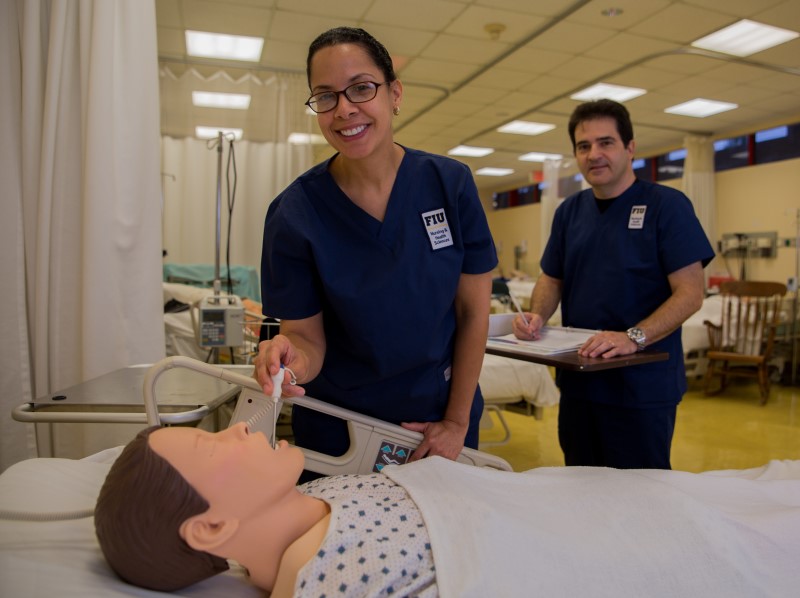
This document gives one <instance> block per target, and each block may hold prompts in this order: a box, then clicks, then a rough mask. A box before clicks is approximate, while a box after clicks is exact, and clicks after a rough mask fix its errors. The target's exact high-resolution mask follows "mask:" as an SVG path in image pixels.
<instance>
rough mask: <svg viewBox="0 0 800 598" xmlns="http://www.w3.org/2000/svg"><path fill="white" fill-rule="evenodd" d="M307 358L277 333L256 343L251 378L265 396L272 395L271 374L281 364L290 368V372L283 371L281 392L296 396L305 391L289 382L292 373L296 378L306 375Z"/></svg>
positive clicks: (302, 377)
mask: <svg viewBox="0 0 800 598" xmlns="http://www.w3.org/2000/svg"><path fill="white" fill-rule="evenodd" d="M306 362H307V360H305V359H303V358H302V355H301V353H300V351H298V350H297V348H296V347H295V346H294V345H293V344H292V341H290V340H289V338H288V337H286V336H284V335H282V334H278V335H276V336H275V337H274V338H272V339H271V340H268V341H261V343H259V345H258V355H257V356H256V358H255V361H254V363H255V369H254V370H253V378H255V379H256V380H257V381H258V383H259V385H260V386H261V388H262V389H263V391H264V394H265V395H267V396H271V395H272V376H274V375H275V374H277V373H278V371H279V370H280V369H281V364H283V366H284V368H286V369H289V370H291V372H292V373H289V372H285V373H284V383H283V386H282V389H283V390H282V393H281V394H284V395H286V396H289V397H298V396H302V395H304V394H305V393H306V391H305V389H304V388H303V387H302V386H296V385H293V384H290V381H291V380H292V378H293V376H292V374H294V377H295V378H296V380H303V379H305V377H306V375H307V371H306V370H307V367H306V365H305V364H306Z"/></svg>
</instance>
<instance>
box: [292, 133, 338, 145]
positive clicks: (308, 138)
mask: <svg viewBox="0 0 800 598" xmlns="http://www.w3.org/2000/svg"><path fill="white" fill-rule="evenodd" d="M287 141H288V142H289V143H292V144H294V145H304V144H311V145H322V144H324V143H328V142H327V140H326V139H325V138H324V137H323V136H322V135H317V134H316V133H290V134H289V139H287Z"/></svg>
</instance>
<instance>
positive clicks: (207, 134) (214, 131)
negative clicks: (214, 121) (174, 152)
mask: <svg viewBox="0 0 800 598" xmlns="http://www.w3.org/2000/svg"><path fill="white" fill-rule="evenodd" d="M220 131H221V132H222V135H223V136H224V137H226V138H227V137H228V136H229V135H233V138H234V139H236V140H239V139H241V138H242V130H241V129H231V128H230V127H195V128H194V134H195V137H199V138H200V139H214V138H215V137H217V136H218V135H219V133H220Z"/></svg>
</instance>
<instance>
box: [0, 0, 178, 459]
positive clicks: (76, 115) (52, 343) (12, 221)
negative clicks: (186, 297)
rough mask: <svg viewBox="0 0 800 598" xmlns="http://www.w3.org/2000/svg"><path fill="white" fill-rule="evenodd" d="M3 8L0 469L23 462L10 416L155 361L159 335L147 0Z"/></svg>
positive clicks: (25, 451) (23, 427)
mask: <svg viewBox="0 0 800 598" xmlns="http://www.w3.org/2000/svg"><path fill="white" fill-rule="evenodd" d="M0 7H1V8H0V23H1V24H0V65H2V66H1V67H0V68H2V72H1V74H2V84H0V94H1V95H0V133H1V134H2V139H3V142H2V143H0V178H1V179H2V197H3V218H2V219H0V223H1V224H0V226H2V232H1V234H0V243H2V255H3V259H2V260H0V264H2V265H0V268H2V277H3V278H2V280H3V290H4V299H5V301H4V306H5V309H4V310H3V311H2V315H0V326H2V332H3V341H4V342H3V343H2V348H1V349H0V355H2V382H1V384H0V386H1V387H0V468H2V469H5V468H6V467H8V466H9V465H10V464H12V463H14V462H16V461H18V460H20V459H23V458H27V457H30V456H33V452H32V451H33V448H34V443H33V438H34V432H33V429H32V426H31V425H30V424H22V423H19V422H16V421H13V420H12V419H11V411H12V410H13V408H14V407H15V406H17V405H19V404H21V403H23V402H26V401H29V400H31V399H32V398H34V397H41V396H45V395H47V394H48V393H50V392H51V391H55V390H60V389H64V388H67V387H69V386H71V385H74V384H77V383H79V382H82V381H85V380H88V379H91V378H94V377H97V376H100V375H102V374H105V373H107V372H110V371H112V370H115V369H118V368H121V367H124V366H128V365H131V364H137V363H146V362H153V361H155V360H158V359H159V358H161V357H162V356H163V355H164V325H163V316H162V313H163V305H162V290H161V201H160V193H161V189H160V181H159V110H158V101H159V96H158V67H157V53H156V24H155V7H154V3H153V2H143V1H141V0H5V1H4V2H0ZM106 427H110V426H108V425H107V424H106ZM79 442H80V441H79Z"/></svg>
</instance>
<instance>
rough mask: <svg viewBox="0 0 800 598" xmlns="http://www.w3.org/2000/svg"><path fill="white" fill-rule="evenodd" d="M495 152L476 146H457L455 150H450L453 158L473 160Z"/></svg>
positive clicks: (488, 148)
mask: <svg viewBox="0 0 800 598" xmlns="http://www.w3.org/2000/svg"><path fill="white" fill-rule="evenodd" d="M492 152H494V150H493V149H492V148H490V147H475V146H474V145H457V146H455V147H454V148H453V149H451V150H448V152H447V153H448V154H449V155H451V156H469V157H471V158H482V157H483V156H488V155H489V154H491V153H492Z"/></svg>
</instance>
